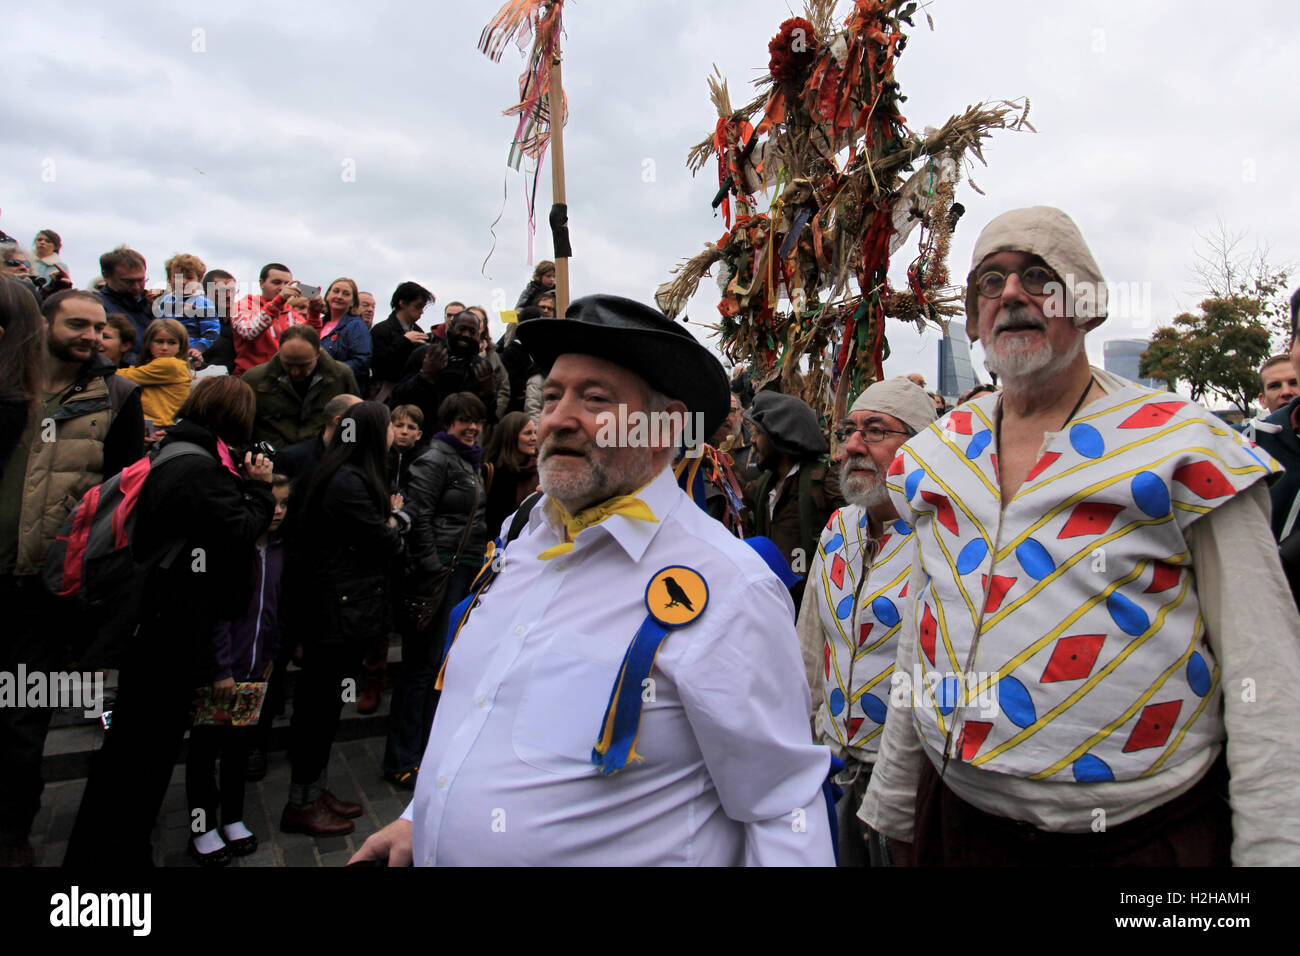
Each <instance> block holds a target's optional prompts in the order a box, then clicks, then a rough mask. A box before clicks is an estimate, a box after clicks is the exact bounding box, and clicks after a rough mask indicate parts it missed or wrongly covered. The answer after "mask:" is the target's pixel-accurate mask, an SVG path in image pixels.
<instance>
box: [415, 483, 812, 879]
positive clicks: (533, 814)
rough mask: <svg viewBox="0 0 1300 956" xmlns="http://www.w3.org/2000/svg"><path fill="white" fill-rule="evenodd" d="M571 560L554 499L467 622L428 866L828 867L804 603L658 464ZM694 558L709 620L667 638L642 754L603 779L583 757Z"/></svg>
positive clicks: (427, 800)
mask: <svg viewBox="0 0 1300 956" xmlns="http://www.w3.org/2000/svg"><path fill="white" fill-rule="evenodd" d="M639 497H640V498H641V500H643V501H644V502H645V503H646V504H647V505H648V506H649V507H650V509H651V511H652V512H653V513H654V514H655V516H656V517H657V518H658V519H659V520H658V522H657V523H651V522H646V521H640V520H636V519H633V518H628V517H624V516H622V515H613V516H611V517H609V518H607V519H605V521H603V522H601V523H600V524H598V525H594V526H592V527H591V528H588V529H586V530H584V531H582V532H581V533H580V534H579V535H578V536H577V539H576V541H575V544H574V549H573V551H572V552H571V553H569V554H567V555H563V556H561V557H557V558H553V559H552V560H549V561H541V560H539V559H538V557H537V556H538V554H539V553H540V552H542V551H544V550H545V549H547V548H549V547H551V546H552V545H554V544H557V543H559V542H560V541H562V540H563V538H562V536H561V533H562V529H561V528H560V526H559V525H558V524H556V523H553V522H554V518H553V517H552V516H551V515H550V509H549V508H548V507H545V506H546V503H547V502H546V499H543V500H542V501H541V502H540V503H539V505H538V507H536V508H534V509H533V512H532V514H531V515H530V516H529V520H528V523H527V525H526V527H525V530H524V531H523V532H522V533H521V534H520V536H519V537H518V538H517V539H516V540H515V541H513V542H512V543H511V544H510V545H509V547H508V548H507V549H506V551H505V557H504V564H503V566H502V570H501V573H500V574H499V576H498V577H497V579H496V581H495V582H494V583H493V584H492V587H491V589H490V590H489V591H488V592H487V594H485V595H484V597H483V601H482V603H481V605H480V606H479V607H478V608H476V609H475V610H474V612H473V614H472V615H471V617H470V620H469V623H468V624H467V625H466V626H465V628H464V629H463V630H462V631H461V633H460V636H459V639H458V640H457V642H456V644H455V646H454V647H453V649H452V651H451V653H450V657H449V660H448V663H447V669H446V675H445V678H444V690H443V693H442V699H441V701H440V702H439V705H438V712H437V717H436V719H435V720H434V724H433V730H432V732H431V734H430V737H429V745H428V748H427V750H426V751H425V754H424V760H423V762H422V763H421V765H420V775H419V782H418V784H417V786H416V790H415V799H414V800H413V801H412V803H411V805H410V806H408V807H407V809H406V812H405V813H404V814H403V816H404V817H405V818H407V819H410V820H412V822H413V825H414V845H413V851H414V859H415V862H416V863H417V864H427V865H440V866H447V865H476V866H494V865H533V866H547V865H549V866H553V865H557V864H560V865H591V866H608V865H626V866H646V865H660V864H686V865H705V866H725V865H739V864H756V865H813V864H817V865H832V864H833V862H834V857H833V851H832V848H831V839H830V829H829V821H828V818H827V811H826V803H825V800H824V798H823V796H822V792H821V785H822V782H823V780H824V779H825V777H826V773H827V770H828V768H829V764H830V756H829V753H828V751H827V749H826V748H825V747H821V746H817V745H815V744H813V743H812V741H811V740H810V737H809V733H808V710H809V707H810V706H811V701H810V699H809V694H808V688H807V684H806V682H805V681H804V679H803V676H802V674H803V671H802V667H801V666H800V665H801V661H800V652H799V645H798V641H797V639H796V637H795V630H794V607H793V604H792V603H791V601H790V596H789V594H788V592H787V591H786V589H785V588H784V587H783V586H782V585H781V583H780V581H779V580H778V579H777V577H776V576H775V575H774V574H773V573H772V572H771V571H770V570H769V569H768V568H767V566H766V565H765V564H764V563H763V561H762V559H761V558H759V557H758V555H757V554H756V553H754V552H753V550H752V549H751V548H750V547H749V546H748V545H746V544H745V543H744V542H742V541H739V540H737V539H736V538H733V537H732V536H731V535H730V534H728V533H727V531H726V529H724V528H723V526H722V525H721V524H719V523H718V522H716V521H714V520H713V519H711V518H710V517H709V516H708V515H706V514H705V513H704V512H703V511H702V510H700V509H699V508H698V507H696V506H695V504H694V502H692V501H691V499H690V498H689V497H687V495H686V494H685V493H683V492H682V491H681V489H680V488H678V486H677V483H676V482H675V481H674V479H673V475H672V471H671V469H665V470H664V471H662V472H660V474H659V475H658V476H657V477H656V478H655V479H654V480H653V481H652V482H651V483H650V484H649V485H648V486H647V487H646V488H644V489H642V491H641V494H640V495H639ZM670 565H685V566H688V567H691V568H694V569H695V570H696V571H698V572H699V573H700V574H701V575H702V576H703V577H704V579H705V581H706V582H707V584H708V588H709V598H708V604H707V606H706V608H705V610H704V612H703V613H702V614H701V615H700V616H699V617H698V618H696V619H695V620H694V621H693V622H691V623H690V624H688V625H687V626H685V627H683V628H680V629H678V630H675V631H673V632H671V633H670V634H669V635H668V637H667V639H666V640H665V641H664V643H663V645H662V647H661V648H660V651H659V655H658V657H657V658H656V660H655V665H654V669H653V671H652V673H651V679H652V680H653V682H654V684H653V687H652V688H648V689H647V691H646V692H645V693H643V695H642V696H643V699H645V698H647V697H649V696H651V691H653V699H652V700H648V701H647V702H645V703H643V705H642V707H643V710H642V718H641V727H640V734H639V736H638V737H637V741H636V749H637V752H638V753H640V754H642V755H643V756H644V758H645V760H644V762H642V763H632V762H629V763H628V765H627V766H626V767H625V768H624V769H623V770H622V771H621V772H619V773H617V774H614V775H612V776H606V777H602V776H600V775H599V774H598V773H597V771H596V768H595V767H594V766H593V765H592V763H591V750H592V747H593V745H594V744H595V742H596V738H597V736H598V735H599V733H600V730H601V721H602V717H603V716H604V712H605V707H606V704H607V703H608V701H609V695H610V691H611V689H612V688H613V686H614V682H615V679H616V678H617V675H618V671H619V667H620V664H621V662H622V659H623V654H624V652H625V651H626V650H627V647H628V644H629V643H630V642H631V640H632V637H633V635H634V634H635V633H636V630H637V628H638V627H639V626H640V624H641V622H642V621H643V620H644V619H645V617H646V605H645V591H646V586H647V584H648V583H649V582H650V579H651V577H652V576H653V575H654V574H655V572H657V571H659V570H661V569H662V568H665V567H668V566H670Z"/></svg>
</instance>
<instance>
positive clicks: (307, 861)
mask: <svg viewBox="0 0 1300 956" xmlns="http://www.w3.org/2000/svg"><path fill="white" fill-rule="evenodd" d="M284 865H285V866H317V865H318V864H317V863H316V849H315V847H312V846H310V845H308V846H294V847H286V848H285V849H284Z"/></svg>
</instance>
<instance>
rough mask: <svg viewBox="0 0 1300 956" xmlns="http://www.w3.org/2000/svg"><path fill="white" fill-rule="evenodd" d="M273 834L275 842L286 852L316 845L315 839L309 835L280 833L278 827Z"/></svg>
mask: <svg viewBox="0 0 1300 956" xmlns="http://www.w3.org/2000/svg"><path fill="white" fill-rule="evenodd" d="M273 832H274V833H275V837H274V840H275V842H276V843H277V844H279V845H280V846H282V847H284V848H285V849H286V850H287V849H290V848H294V847H300V846H306V847H313V846H315V845H316V839H315V838H314V837H313V836H312V835H311V834H310V833H281V832H280V829H279V827H276V829H275V830H274V831H273Z"/></svg>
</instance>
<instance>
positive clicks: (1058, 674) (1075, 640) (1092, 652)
mask: <svg viewBox="0 0 1300 956" xmlns="http://www.w3.org/2000/svg"><path fill="white" fill-rule="evenodd" d="M1105 642H1106V635H1105V634H1075V635H1073V636H1072V637H1063V638H1061V639H1060V640H1059V641H1057V642H1056V649H1055V650H1054V651H1052V658H1051V660H1049V661H1048V662H1047V667H1046V668H1045V669H1044V670H1043V676H1042V677H1040V678H1038V680H1039V683H1042V684H1050V683H1052V682H1053V681H1058V680H1082V679H1083V678H1085V677H1087V676H1088V675H1089V674H1091V673H1092V665H1093V664H1095V663H1097V655H1098V654H1100V653H1101V645H1102V644H1104V643H1105Z"/></svg>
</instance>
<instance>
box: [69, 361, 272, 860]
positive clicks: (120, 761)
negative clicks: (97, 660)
mask: <svg viewBox="0 0 1300 956" xmlns="http://www.w3.org/2000/svg"><path fill="white" fill-rule="evenodd" d="M254 413H255V400H254V398H253V390H252V389H251V388H249V387H248V385H246V384H245V383H244V382H242V381H240V380H239V379H237V378H232V377H228V376H222V377H220V378H213V379H208V380H206V381H203V382H201V383H199V385H198V386H197V387H196V388H195V389H194V391H193V392H192V393H191V394H190V397H189V398H188V399H187V400H186V401H185V404H184V405H182V406H181V408H180V410H179V411H178V412H177V419H178V422H177V424H176V425H174V426H173V427H172V428H170V429H168V431H167V434H166V436H165V437H164V438H163V439H162V441H161V442H160V443H159V446H158V447H159V452H158V454H159V456H162V455H166V454H168V449H169V448H171V447H172V446H173V445H176V444H187V445H189V446H191V447H190V448H188V449H185V451H188V452H190V453H188V454H183V455H178V456H177V457H170V456H169V457H168V458H167V459H166V460H159V461H156V463H155V465H154V466H153V467H152V469H151V470H150V471H149V472H148V477H147V478H146V479H145V482H144V485H143V488H142V490H141V493H140V500H139V502H138V503H137V505H136V514H137V521H138V524H137V525H136V530H135V538H134V541H133V547H134V549H135V551H136V553H137V554H139V555H152V556H155V558H154V559H152V561H151V563H153V568H152V570H151V571H150V572H149V577H148V579H147V580H146V582H145V585H144V588H143V591H142V593H143V595H144V597H143V600H142V603H141V610H140V616H139V621H140V627H139V630H138V631H136V633H135V634H134V636H133V637H132V638H131V641H130V642H129V644H127V645H126V646H125V647H123V648H122V658H121V660H122V665H121V672H120V676H119V686H118V695H117V704H116V706H115V707H114V708H113V727H112V731H111V732H110V733H108V734H106V735H105V736H104V745H103V747H102V748H101V749H100V751H99V753H98V754H97V755H96V757H95V760H94V764H93V766H92V769H91V773H90V779H89V780H88V781H87V784H86V791H85V794H84V795H83V797H82V801H81V809H80V811H79V812H78V814H77V820H76V824H75V825H74V827H73V830H72V836H71V838H70V841H69V843H68V854H67V858H66V860H65V861H64V862H65V863H66V864H68V865H81V866H97V867H148V866H151V865H152V859H151V858H152V852H151V848H150V845H149V834H150V831H151V830H152V829H153V825H154V819H155V818H156V817H157V816H158V810H159V808H160V807H161V806H162V802H163V798H164V797H165V796H166V793H167V784H168V782H169V781H170V780H171V775H172V768H173V766H174V765H175V763H176V758H177V756H178V755H179V753H180V749H181V743H182V741H183V740H184V738H185V731H186V729H187V728H188V727H189V724H190V708H191V705H192V704H193V701H194V691H195V688H197V687H200V686H202V685H203V684H205V683H207V682H209V681H210V680H211V674H212V668H213V658H212V639H211V638H212V631H213V628H214V627H215V625H216V622H217V621H218V620H219V619H220V618H222V617H233V616H235V615H237V614H239V612H240V611H241V609H242V608H244V607H246V606H247V603H248V600H249V591H248V588H249V580H250V574H251V568H252V554H253V550H252V549H253V543H254V542H255V541H256V540H257V539H258V537H259V536H260V535H261V534H262V533H263V532H265V531H266V529H267V528H268V527H270V524H271V517H272V514H273V512H274V510H275V499H274V498H273V497H272V495H271V484H270V482H271V460H270V459H269V458H265V457H263V456H261V455H253V454H251V453H250V454H245V455H244V459H243V465H242V468H237V467H236V465H235V459H234V456H233V454H232V452H231V449H232V448H234V447H238V446H242V445H246V444H247V443H248V440H249V436H250V434H251V433H252V430H253V416H254ZM180 450H181V449H177V451H180ZM154 562H156V563H154ZM126 597H127V596H126V595H123V598H124V599H125V598H126Z"/></svg>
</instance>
